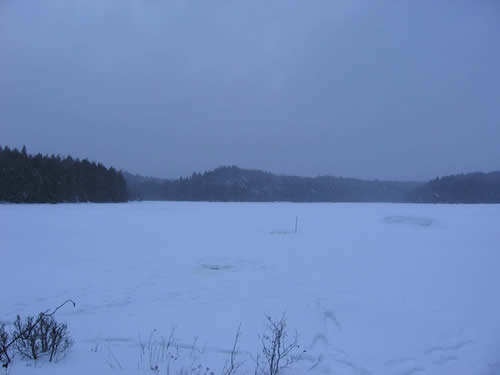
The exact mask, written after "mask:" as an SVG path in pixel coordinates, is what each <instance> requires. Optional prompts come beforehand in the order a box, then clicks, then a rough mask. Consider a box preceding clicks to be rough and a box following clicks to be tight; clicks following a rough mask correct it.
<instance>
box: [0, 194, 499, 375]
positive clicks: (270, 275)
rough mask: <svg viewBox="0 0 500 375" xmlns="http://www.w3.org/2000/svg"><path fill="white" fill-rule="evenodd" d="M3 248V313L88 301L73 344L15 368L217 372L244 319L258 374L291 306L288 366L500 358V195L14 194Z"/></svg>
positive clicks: (70, 320) (475, 362) (2, 318)
mask: <svg viewBox="0 0 500 375" xmlns="http://www.w3.org/2000/svg"><path fill="white" fill-rule="evenodd" d="M296 217H298V218H299V219H298V232H297V233H293V232H294V227H295V218H296ZM0 254H1V256H0V262H1V279H2V286H1V293H0V295H1V303H0V322H6V323H8V322H12V321H13V320H14V319H15V317H16V315H17V314H20V315H22V316H26V315H27V314H35V313H38V312H40V311H44V310H46V309H48V308H51V307H52V308H53V307H55V306H57V305H59V304H60V303H61V302H63V301H64V300H66V299H68V298H71V299H73V300H74V301H75V302H76V304H77V305H76V308H73V307H72V306H69V305H68V306H65V307H64V308H62V309H61V310H60V311H58V313H57V319H58V320H59V321H64V322H66V323H67V324H68V326H69V329H70V330H71V334H72V337H73V339H74V345H73V347H72V348H71V350H70V351H69V352H68V353H67V355H66V356H64V357H62V358H60V359H59V361H58V362H57V363H49V362H47V361H46V360H42V361H39V362H36V363H33V362H30V361H26V360H23V359H21V358H19V357H16V358H15V360H14V365H13V366H12V367H11V368H10V369H9V370H8V372H10V374H38V375H45V374H76V375H80V374H81V375H83V374H115V373H116V374H152V375H154V374H155V373H160V374H168V373H169V371H170V373H171V374H173V375H176V374H177V373H178V372H179V371H181V370H182V369H184V370H186V369H188V368H189V369H193V368H196V369H197V370H196V371H198V372H196V371H194V372H192V373H196V374H198V373H199V374H210V373H211V372H213V373H214V374H216V375H218V374H221V369H222V367H223V365H224V363H225V361H226V360H227V359H228V351H229V350H230V349H231V346H232V343H233V339H234V335H235V333H236V330H237V328H238V326H239V325H241V331H242V336H241V340H240V342H239V358H240V361H242V362H243V365H242V367H241V368H240V370H239V372H238V374H253V369H254V359H255V356H256V354H258V353H259V351H260V340H259V337H258V335H259V334H262V333H263V332H264V323H265V315H266V314H268V315H270V316H272V317H274V318H279V317H281V315H282V314H283V313H285V314H286V319H287V323H288V328H289V332H290V334H293V333H294V332H295V331H296V332H297V334H298V342H299V344H300V350H299V353H298V354H299V355H298V357H297V358H296V359H297V362H296V363H295V365H294V366H293V367H292V368H290V369H289V370H288V371H287V373H288V374H291V375H295V374H349V375H351V374H359V375H368V374H373V375H375V374H380V375H414V374H416V375H426V374H429V375H430V374H436V375H437V374H439V375H446V374H450V375H460V374H463V375H476V374H477V375H498V374H500V271H499V270H500V205H412V204H292V203H269V204H268V203H265V204H264V203H262V204H258V203H186V202H142V203H128V204H58V205H10V204H3V205H0ZM173 329H175V331H174V336H173V341H172V345H171V347H170V348H169V349H168V352H169V355H170V357H168V358H166V357H162V358H156V359H154V358H153V359H151V360H150V358H149V355H150V354H151V353H150V351H154V350H159V348H161V342H162V337H168V336H169V335H170V333H171V332H172V330H173ZM141 343H143V344H144V345H145V349H144V355H141V345H140V344H141ZM154 365H157V366H158V368H157V369H155V370H152V369H151V367H154ZM1 371H3V372H7V371H6V370H0V373H1Z"/></svg>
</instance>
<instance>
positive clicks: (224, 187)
mask: <svg viewBox="0 0 500 375" xmlns="http://www.w3.org/2000/svg"><path fill="white" fill-rule="evenodd" d="M125 178H126V180H127V183H128V185H129V195H130V197H131V199H138V200H174V201H175V200H181V201H182V200H184V201H223V202H225V201H236V202H238V201H248V202H273V201H288V202H405V201H406V200H407V196H408V194H409V193H410V192H411V191H412V190H413V189H414V188H416V187H417V186H418V185H419V184H418V183H416V182H396V181H364V180H358V179H352V178H340V177H329V176H324V177H314V178H311V177H296V176H281V175H275V174H272V173H267V172H263V171H259V170H249V169H241V168H238V167H235V166H231V167H220V168H217V169H215V170H213V171H209V172H205V173H203V174H200V173H194V174H193V175H192V176H191V177H188V178H179V179H176V180H158V179H153V178H144V177H140V176H134V175H130V174H125Z"/></svg>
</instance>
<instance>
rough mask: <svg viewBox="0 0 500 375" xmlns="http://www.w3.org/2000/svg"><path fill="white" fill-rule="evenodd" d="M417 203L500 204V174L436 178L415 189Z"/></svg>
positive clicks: (473, 174) (411, 194) (413, 199)
mask: <svg viewBox="0 0 500 375" xmlns="http://www.w3.org/2000/svg"><path fill="white" fill-rule="evenodd" d="M409 201H411V202H417V203H500V172H491V173H468V174H460V175H454V176H446V177H441V178H436V179H434V180H431V181H429V182H428V183H426V184H424V185H422V186H419V187H417V188H416V189H414V190H413V191H412V192H411V193H410V196H409Z"/></svg>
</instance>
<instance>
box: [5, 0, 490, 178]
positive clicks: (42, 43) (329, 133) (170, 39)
mask: <svg viewBox="0 0 500 375" xmlns="http://www.w3.org/2000/svg"><path fill="white" fill-rule="evenodd" d="M499 44H500V3H498V2H496V1H492V0H478V1H467V0H455V1H453V0H443V1H439V2H436V1H431V0H423V1H410V0H402V1H395V0H393V1H390V0H381V1H377V2H373V1H369V0H354V1H353V0H349V1H348V0H337V1H331V0H314V1H310V2H304V1H301V0H276V1H273V2H267V1H264V0H255V1H252V2H243V1H231V0H212V1H201V0H191V1H187V0H172V1H166V2H161V1H156V0H153V1H134V0H120V1H117V0H107V1H106V0H105V1H102V0H74V1H71V2H68V1H66V0H47V1H45V2H40V3H37V2H35V3H33V2H31V1H29V0H5V1H2V2H0V130H1V131H0V145H2V146H5V145H7V146H9V147H21V146H22V145H23V144H26V146H27V147H28V151H29V152H32V153H37V152H41V153H49V154H51V153H55V154H58V153H60V154H63V155H68V154H70V155H72V156H74V157H80V158H89V159H91V160H96V161H101V162H103V163H104V164H106V165H110V166H114V167H116V168H119V169H124V170H127V171H129V172H131V173H139V174H141V175H146V176H155V177H168V178H173V177H179V176H187V175H191V173H193V172H202V171H205V170H209V169H213V168H215V167H218V166H221V165H238V166H240V167H242V168H252V169H262V170H266V171H270V172H274V173H279V174H292V175H300V176H316V175H334V176H344V177H357V178H364V179H384V180H427V179H429V178H433V177H436V176H442V175H448V174H455V173H462V172H472V171H491V170H499V169H500V147H498V145H499V144H500V131H499V130H500V105H498V103H500V90H499V89H498V88H499V87H500V71H499V69H498V67H499V66H500V48H498V45H499Z"/></svg>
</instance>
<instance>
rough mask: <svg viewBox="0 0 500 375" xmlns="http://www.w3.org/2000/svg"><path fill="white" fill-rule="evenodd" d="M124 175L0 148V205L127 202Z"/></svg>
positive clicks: (92, 165) (98, 165) (94, 165)
mask: <svg viewBox="0 0 500 375" xmlns="http://www.w3.org/2000/svg"><path fill="white" fill-rule="evenodd" d="M127 200H128V192H127V184H126V182H125V179H124V177H123V175H122V174H121V172H119V171H117V170H115V169H114V168H106V167H105V166H104V165H102V164H101V163H95V162H90V161H88V160H87V159H83V160H79V159H73V158H72V157H71V156H67V157H65V158H62V157H61V156H59V155H57V156H56V155H51V156H48V155H42V154H36V155H29V154H28V153H27V151H26V147H25V146H24V147H23V148H22V150H18V149H16V148H14V149H10V148H9V147H4V148H2V147H1V146H0V201H3V202H15V203H49V202H50V203H57V202H126V201H127Z"/></svg>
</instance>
